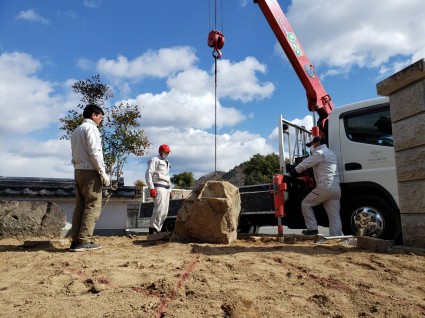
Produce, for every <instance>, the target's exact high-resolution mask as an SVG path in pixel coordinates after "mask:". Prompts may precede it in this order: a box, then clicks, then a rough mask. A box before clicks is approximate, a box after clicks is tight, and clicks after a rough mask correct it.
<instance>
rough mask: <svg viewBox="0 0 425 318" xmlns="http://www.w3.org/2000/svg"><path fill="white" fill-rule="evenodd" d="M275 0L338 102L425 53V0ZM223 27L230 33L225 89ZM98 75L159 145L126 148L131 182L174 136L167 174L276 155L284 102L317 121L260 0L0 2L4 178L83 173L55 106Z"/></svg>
mask: <svg viewBox="0 0 425 318" xmlns="http://www.w3.org/2000/svg"><path fill="white" fill-rule="evenodd" d="M278 2H279V4H280V6H281V8H282V10H283V11H284V13H285V15H286V17H287V19H288V20H289V22H290V24H291V26H292V28H293V30H294V32H295V34H296V36H297V37H298V39H299V41H300V43H301V45H302V47H303V49H304V51H305V52H306V54H307V56H308V57H309V59H310V61H311V62H312V64H313V65H314V67H315V70H316V73H317V74H318V75H319V76H320V79H321V81H322V84H323V86H324V87H325V89H326V90H327V92H328V93H329V95H330V96H331V98H332V101H333V103H334V105H335V107H338V106H341V105H344V104H348V103H353V102H357V101H362V100H366V99H371V98H376V97H378V95H377V93H376V84H377V83H379V82H380V81H382V80H383V79H385V78H387V77H388V76H390V75H392V74H394V73H395V72H397V71H399V70H401V69H402V68H404V67H406V66H408V65H410V64H412V63H414V62H416V61H417V60H419V59H422V58H424V57H425V37H424V36H423V35H424V34H425V19H424V18H423V12H425V1H423V0H374V1H370V0H356V1H355V0H315V1H311V0H292V1H289V0H285V1H284V0H279V1H278ZM216 6H217V10H215V7H216ZM213 29H218V30H219V31H221V32H223V34H224V36H225V45H224V47H223V48H222V50H221V51H222V53H223V56H222V58H221V59H219V60H218V61H217V90H216V91H217V96H216V95H215V75H214V73H215V72H214V58H213V56H212V49H211V48H210V47H208V45H207V38H208V33H209V32H210V31H211V30H213ZM96 74H99V75H100V77H101V81H102V82H103V83H105V84H107V85H108V86H109V87H110V88H111V89H112V91H113V93H114V98H113V99H111V100H109V101H108V103H109V104H108V106H113V105H116V104H119V103H121V102H123V103H130V104H132V105H138V106H139V108H140V110H141V115H142V116H141V119H140V128H141V129H143V130H144V132H145V134H146V136H147V137H148V139H149V141H150V143H151V147H150V149H148V153H147V154H146V155H145V156H143V157H135V156H131V157H130V158H129V161H128V163H127V164H126V165H125V167H124V175H123V177H124V180H125V184H126V185H134V181H135V180H137V179H140V180H144V175H145V170H146V167H147V166H146V163H147V161H148V160H149V159H150V158H151V157H153V156H155V155H157V150H158V147H159V145H161V144H164V143H165V144H168V145H170V147H171V150H172V153H171V155H170V157H169V160H170V162H171V171H170V173H171V175H174V174H178V173H182V172H192V173H193V175H194V177H195V178H199V177H201V176H203V175H205V174H208V173H211V172H214V171H215V169H216V168H217V171H229V170H230V169H232V168H234V167H235V166H237V165H239V164H240V163H242V162H244V161H247V160H249V159H250V158H251V157H252V156H253V155H255V154H257V153H259V154H262V155H267V154H270V153H273V152H276V153H277V151H278V138H277V137H278V136H277V125H278V118H279V117H278V116H279V115H280V114H282V115H283V117H284V118H285V119H287V120H289V121H292V122H294V123H296V124H298V125H303V126H305V127H307V128H308V129H309V128H311V126H312V125H313V119H312V116H311V113H310V112H309V111H308V108H307V101H306V98H305V91H304V88H303V86H302V85H301V82H300V81H299V79H298V77H297V76H296V74H295V72H294V70H293V69H292V67H291V65H290V63H289V62H288V59H287V58H286V56H285V54H284V52H283V50H282V49H281V47H280V45H279V44H278V42H277V40H276V37H275V36H274V34H273V32H272V30H271V28H270V26H269V25H268V23H267V21H266V19H265V17H264V15H263V14H262V12H261V10H260V8H259V7H258V5H257V4H254V3H253V2H252V1H251V0H217V3H215V1H214V0H184V1H176V0H162V1H146V0H142V1H141V0H121V1H114V0H74V1H65V0H0V158H1V159H0V160H1V165H0V176H7V177H46V178H73V167H72V164H71V162H70V160H71V147H70V142H69V140H61V139H60V137H61V136H62V135H63V131H61V130H60V129H59V127H60V122H59V118H62V117H64V116H65V115H66V114H67V112H68V110H71V109H77V108H76V106H77V105H78V104H79V102H80V97H81V96H79V95H77V94H75V93H73V92H72V88H71V86H72V84H73V83H75V82H76V81H79V80H86V79H89V78H91V77H92V76H94V75H96ZM216 118H217V120H216ZM215 145H217V146H215Z"/></svg>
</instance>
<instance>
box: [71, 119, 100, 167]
mask: <svg viewBox="0 0 425 318" xmlns="http://www.w3.org/2000/svg"><path fill="white" fill-rule="evenodd" d="M71 147H72V160H71V162H72V164H73V165H74V169H84V170H97V171H98V172H99V174H100V175H102V174H104V173H105V170H106V169H105V163H104V161H103V151H102V139H101V137H100V132H99V129H98V128H97V125H96V123H95V122H94V121H93V120H91V119H89V118H85V119H84V120H83V123H82V124H81V125H80V126H78V127H77V128H76V129H75V130H74V132H73V133H72V136H71Z"/></svg>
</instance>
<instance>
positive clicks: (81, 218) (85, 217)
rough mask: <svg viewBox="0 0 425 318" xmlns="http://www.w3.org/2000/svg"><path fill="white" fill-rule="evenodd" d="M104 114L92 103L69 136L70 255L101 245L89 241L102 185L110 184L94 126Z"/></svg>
mask: <svg viewBox="0 0 425 318" xmlns="http://www.w3.org/2000/svg"><path fill="white" fill-rule="evenodd" d="M103 115H104V112H103V110H102V108H100V107H99V106H97V105H94V104H88V105H87V106H86V107H85V108H84V111H83V117H84V120H83V123H82V124H81V125H80V126H78V127H77V128H76V129H75V130H74V132H73V133H72V136H71V147H72V161H71V162H72V164H73V165H74V177H75V189H76V193H75V209H74V214H73V216H72V228H71V238H72V242H71V247H70V249H69V250H70V251H72V252H82V251H88V250H97V249H99V248H101V247H102V246H101V245H100V244H96V243H94V242H93V241H92V237H93V232H94V227H95V224H96V222H97V220H98V218H99V215H100V212H101V209H102V184H103V185H104V186H109V185H110V183H111V181H110V178H109V176H108V174H107V173H106V169H105V163H104V161H103V151H102V140H101V137H100V132H99V129H98V128H97V126H98V125H99V124H100V122H101V121H102V118H103Z"/></svg>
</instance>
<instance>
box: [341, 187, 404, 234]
mask: <svg viewBox="0 0 425 318" xmlns="http://www.w3.org/2000/svg"><path fill="white" fill-rule="evenodd" d="M341 221H342V228H343V232H344V234H346V235H347V234H348V235H350V234H351V235H356V234H357V233H358V232H359V231H360V229H363V231H364V232H363V235H365V236H373V237H376V238H381V239H386V240H397V238H398V237H399V235H400V232H401V231H400V228H401V226H400V218H399V216H398V215H397V213H396V211H395V210H394V209H393V208H392V207H391V206H390V205H389V204H388V203H387V202H386V201H384V200H382V199H381V198H379V197H377V196H373V195H364V196H360V197H357V198H353V199H352V200H351V201H349V202H348V204H346V205H344V207H343V208H342V213H341Z"/></svg>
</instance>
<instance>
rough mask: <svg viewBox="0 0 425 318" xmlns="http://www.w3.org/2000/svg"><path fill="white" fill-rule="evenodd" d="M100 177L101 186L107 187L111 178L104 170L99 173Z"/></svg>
mask: <svg viewBox="0 0 425 318" xmlns="http://www.w3.org/2000/svg"><path fill="white" fill-rule="evenodd" d="M100 178H101V179H102V184H103V186H105V187H109V186H110V185H111V178H110V177H109V176H108V175H107V174H106V173H105V172H103V173H102V174H101V175H100Z"/></svg>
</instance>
